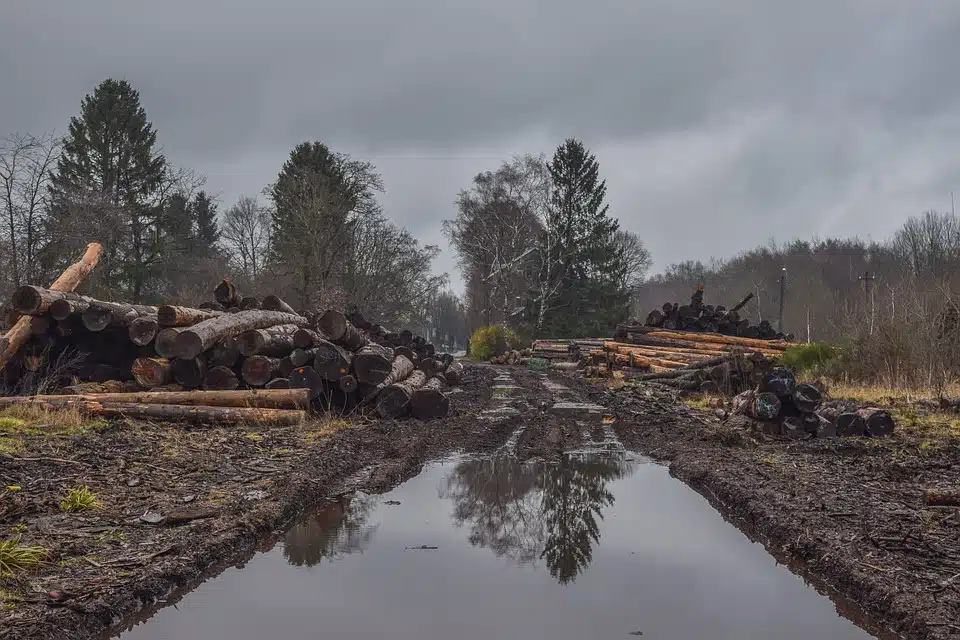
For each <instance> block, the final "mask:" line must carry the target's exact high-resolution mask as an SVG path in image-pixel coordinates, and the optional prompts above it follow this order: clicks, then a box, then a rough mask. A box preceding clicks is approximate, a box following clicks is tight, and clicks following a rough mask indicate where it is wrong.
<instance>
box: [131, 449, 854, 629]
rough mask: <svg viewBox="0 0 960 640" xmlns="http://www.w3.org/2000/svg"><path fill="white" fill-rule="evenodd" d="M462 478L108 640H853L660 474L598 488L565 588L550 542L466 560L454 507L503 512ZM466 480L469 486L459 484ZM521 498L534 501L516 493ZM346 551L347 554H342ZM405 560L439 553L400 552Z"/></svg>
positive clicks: (642, 471) (468, 526)
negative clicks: (583, 552)
mask: <svg viewBox="0 0 960 640" xmlns="http://www.w3.org/2000/svg"><path fill="white" fill-rule="evenodd" d="M457 471H459V475H458V473H457ZM466 471H470V470H469V469H465V468H464V467H459V469H458V467H457V466H456V465H455V464H454V463H449V462H448V463H444V464H440V465H436V466H432V467H430V468H428V469H427V470H426V471H425V472H424V473H423V474H421V475H420V476H419V477H418V478H415V479H413V480H411V481H410V482H407V483H406V484H404V485H402V486H401V487H399V488H398V489H396V490H395V491H393V492H391V493H390V494H387V495H385V496H382V497H379V498H371V500H372V501H373V502H374V503H375V504H373V505H372V506H370V507H369V509H368V510H367V511H366V512H365V515H364V516H363V518H362V522H360V521H359V520H358V521H356V522H352V523H351V524H348V525H346V526H342V525H341V527H340V528H341V530H343V531H345V532H346V533H343V532H341V533H338V534H337V535H336V536H328V538H327V539H329V540H336V541H337V542H336V543H335V544H330V548H331V553H330V555H329V556H323V559H322V560H321V561H320V563H319V564H317V565H316V566H314V567H313V568H312V569H309V570H308V569H307V568H306V567H294V566H291V565H290V564H289V563H288V562H287V561H286V559H285V558H284V555H285V553H286V554H287V555H289V554H290V550H289V549H287V550H286V551H284V550H283V549H281V548H277V549H274V550H273V551H271V552H269V553H266V554H261V555H259V556H257V557H255V558H254V559H253V560H251V561H250V562H249V563H248V564H247V566H246V568H245V569H243V570H239V571H238V570H234V569H231V570H229V571H227V572H225V573H224V574H222V575H221V576H220V577H219V578H217V579H214V580H211V581H210V582H208V583H206V584H204V585H202V586H201V587H200V588H199V589H197V590H196V591H195V592H193V593H191V594H189V595H187V596H186V597H185V598H184V599H183V600H182V601H181V602H180V603H179V605H178V607H179V611H177V610H174V609H172V608H168V609H165V610H163V611H161V612H160V613H159V614H158V615H157V616H156V617H154V618H153V619H152V620H151V621H150V622H149V623H148V624H147V625H145V626H140V627H138V628H137V629H135V630H134V631H133V632H131V633H129V634H126V635H124V636H123V637H124V638H125V639H127V638H129V639H130V640H145V639H149V640H160V639H161V638H162V639H167V638H171V639H172V638H205V639H209V640H214V639H217V638H223V639H225V640H226V639H230V640H247V639H249V640H260V639H261V638H275V639H276V640H293V639H300V638H303V639H307V638H310V639H316V638H390V639H391V640H398V639H408V638H409V639H411V640H413V639H417V640H423V639H429V638H437V639H444V640H446V639H447V638H458V639H464V640H467V639H471V638H483V639H484V640H488V639H489V638H524V639H532V638H550V639H551V640H558V639H560V640H563V639H568V638H569V639H577V640H581V639H584V638H602V637H609V638H625V637H630V636H629V635H627V634H628V633H629V632H631V631H634V630H641V631H643V632H644V636H643V637H647V638H658V639H663V638H676V639H681V640H685V639H688V638H690V639H694V638H711V639H718V638H731V639H734V638H736V639H737V640H744V639H748V638H749V639H753V638H759V639H765V638H778V639H780V638H783V639H792V638H796V639H798V640H799V639H804V640H806V639H807V638H811V637H821V638H863V637H868V636H867V635H866V634H865V633H864V632H862V631H860V630H859V629H857V628H856V627H854V626H853V625H852V624H851V623H850V622H848V621H846V620H844V619H841V618H838V617H837V615H836V613H835V609H834V606H833V604H832V603H831V602H830V601H829V600H828V599H826V598H824V597H822V596H819V595H818V594H816V592H815V591H813V590H812V589H810V588H808V587H806V585H805V584H804V583H803V581H802V580H801V579H800V578H798V577H796V576H794V575H792V574H791V573H790V572H789V571H788V570H787V569H786V568H783V567H778V566H776V563H775V561H774V560H773V558H771V557H770V556H769V555H767V554H766V552H765V551H764V550H763V548H762V547H761V546H760V545H757V544H754V543H751V542H750V541H749V540H748V539H747V538H746V537H744V536H743V535H742V534H741V533H740V532H738V531H737V530H736V529H735V528H733V527H732V526H731V525H729V524H728V523H726V522H724V521H723V519H722V518H721V517H720V516H719V514H717V513H716V512H715V511H714V510H713V509H712V508H711V507H710V505H709V504H708V503H707V502H706V501H705V500H704V499H703V498H702V497H700V496H699V495H697V494H696V493H695V492H693V491H691V490H690V489H688V488H687V487H686V486H685V485H683V484H682V483H680V482H679V481H677V480H675V479H673V478H671V477H670V476H669V474H668V473H667V470H666V469H665V468H663V467H660V466H656V465H652V464H637V465H634V466H633V467H632V471H630V472H624V473H622V474H621V473H611V474H609V476H608V478H607V480H606V482H605V484H604V483H600V484H604V487H603V490H604V491H606V492H609V493H610V494H611V495H612V496H613V498H614V499H613V503H612V504H611V505H609V506H604V507H602V508H601V509H600V511H601V512H602V516H603V517H602V519H601V518H599V517H597V518H596V523H597V527H598V530H597V536H596V537H597V538H598V539H599V542H596V540H594V541H593V544H592V546H591V551H590V554H591V561H590V562H589V564H588V565H587V566H586V567H585V568H583V567H581V568H583V571H582V573H580V574H579V575H577V576H576V577H575V579H574V580H573V581H571V582H569V583H567V584H566V585H564V584H560V583H559V582H558V580H557V579H556V578H555V577H554V576H553V575H551V573H550V571H549V570H548V569H549V567H548V566H547V562H546V559H541V558H539V554H540V553H542V549H543V548H544V544H545V540H546V537H547V536H549V534H550V531H549V530H547V528H546V527H543V526H541V523H538V522H531V523H523V524H521V525H519V526H520V529H519V531H521V533H522V535H520V538H521V539H524V540H526V542H527V543H528V546H529V547H530V548H532V549H533V551H534V553H532V555H535V556H537V558H536V559H534V560H532V561H529V562H525V563H522V564H518V563H517V562H516V561H514V560H512V559H510V556H511V554H514V553H515V549H505V550H504V552H503V553H501V554H500V557H498V556H497V548H496V545H494V546H493V547H492V548H491V547H490V546H484V545H483V544H479V543H478V539H477V538H476V536H475V535H474V536H473V537H474V539H473V542H474V543H478V544H471V540H470V538H471V535H472V534H473V533H475V531H474V525H475V524H476V519H471V518H466V519H464V520H463V522H462V523H459V518H458V517H457V516H458V507H460V506H463V505H461V504H459V503H458V501H457V499H455V497H456V496H457V495H459V496H460V498H461V499H462V500H467V501H468V502H470V501H475V500H476V498H477V494H476V493H471V492H470V491H467V492H466V493H462V492H461V493H460V494H458V493H457V492H458V491H460V490H461V489H463V488H464V487H465V486H468V485H470V484H471V482H473V483H474V484H475V485H477V486H478V487H484V488H485V489H484V491H485V492H482V495H483V496H485V498H489V499H488V500H486V503H484V504H485V505H486V506H489V505H490V503H491V501H492V503H494V504H496V506H497V508H500V509H502V508H505V505H501V504H497V499H496V496H497V495H498V491H496V490H492V487H495V486H496V482H497V476H495V475H494V476H491V477H490V478H487V479H484V478H483V477H482V473H481V471H482V469H480V468H475V469H473V472H474V473H473V475H472V476H471V475H470V474H465V472H466ZM509 471H510V473H512V474H515V475H514V476H513V477H512V481H513V482H512V484H511V483H510V482H506V481H503V478H502V477H501V478H500V480H501V483H500V487H501V489H500V491H501V492H502V493H505V494H506V495H508V496H510V497H511V498H514V499H519V500H521V502H522V503H523V505H522V506H523V508H522V509H520V513H522V514H526V513H527V512H528V511H529V510H532V513H539V512H542V510H543V508H544V505H545V504H546V503H547V502H549V499H548V497H547V496H546V495H545V494H546V493H548V492H544V493H542V494H540V490H539V489H537V488H536V483H541V484H542V483H544V482H545V480H544V479H543V478H542V477H538V474H533V477H529V476H527V475H525V473H524V472H523V471H522V470H518V469H512V470H509ZM554 471H556V469H554ZM478 474H479V476H478ZM464 475H466V478H463V477H461V476H464ZM617 475H622V477H620V478H619V479H616V477H615V476H617ZM558 477H560V478H561V480H562V476H555V477H554V480H556V479H557V478H558ZM451 478H453V480H452V481H451ZM465 479H466V480H470V481H471V482H467V483H466V484H464V483H463V482H460V481H459V480H465ZM477 480H480V482H479V483H477V482H476V481H477ZM490 483H493V484H490ZM522 483H533V484H534V487H533V488H531V489H529V490H528V491H526V492H523V491H521V490H519V489H518V487H519V488H520V489H522V488H523V487H524V485H523V484H522ZM594 489H596V486H595V487H594ZM577 492H582V488H581V489H578V490H575V491H574V493H577ZM587 493H590V492H589V491H588V492H587ZM538 494H539V495H538ZM577 494H578V495H581V497H583V495H584V494H583V493H577ZM386 500H399V501H400V502H401V504H400V505H398V506H387V505H385V504H384V502H385V501H386ZM481 502H483V501H481ZM585 502H587V503H589V500H586V501H585ZM561 511H562V512H563V513H569V511H564V510H563V509H561ZM471 513H473V512H471ZM484 513H489V511H487V512H484ZM459 515H463V514H462V513H460V514H459ZM325 517H327V518H330V516H325ZM333 520H337V517H333ZM481 522H484V521H483V519H481ZM458 523H459V526H457V525H458ZM512 524H513V523H512V522H511V525H512ZM528 524H529V527H528ZM335 528H336V527H335ZM485 530H486V529H484V528H483V527H481V531H485ZM494 530H495V531H499V529H496V528H494ZM510 531H511V532H515V531H517V529H516V528H512V529H510ZM351 532H352V533H351ZM367 534H369V535H367ZM528 534H529V535H528ZM351 536H353V537H352V538H351ZM321 537H322V536H321ZM494 539H495V538H494ZM301 540H302V539H301ZM351 540H352V541H354V542H357V543H358V548H360V549H362V553H349V554H345V551H347V550H348V549H344V548H343V545H344V544H345V545H346V547H350V545H351ZM338 545H339V546H338ZM420 545H428V546H437V547H439V548H438V549H437V550H431V551H421V550H405V548H407V547H418V546H420ZM300 555H301V557H302V555H303V554H302V553H301V554H300ZM520 555H523V554H520ZM530 555H531V554H526V555H524V556H523V558H522V559H526V558H527V557H529V556H530ZM328 558H329V559H328ZM331 560H332V561H331Z"/></svg>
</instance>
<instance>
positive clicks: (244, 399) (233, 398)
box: [0, 385, 310, 409]
mask: <svg viewBox="0 0 960 640" xmlns="http://www.w3.org/2000/svg"><path fill="white" fill-rule="evenodd" d="M99 386H101V387H102V386H104V385H99ZM24 397H27V398H29V399H31V400H36V401H40V402H45V401H47V400H54V401H56V400H59V399H61V398H63V395H62V394H60V395H43V396H15V397H10V398H3V397H0V407H3V406H8V405H12V404H20V403H19V402H18V400H19V399H22V398H24ZM71 397H72V398H76V399H78V400H86V401H90V402H124V403H136V404H175V405H182V406H207V407H257V408H261V409H308V408H309V407H310V394H309V392H307V391H306V390H305V389H290V390H283V389H277V390H262V389H259V390H257V389H250V390H249V391H134V392H127V393H124V392H113V393H96V392H93V391H88V392H84V393H79V394H76V395H73V396H71Z"/></svg>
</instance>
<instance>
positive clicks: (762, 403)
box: [731, 391, 781, 420]
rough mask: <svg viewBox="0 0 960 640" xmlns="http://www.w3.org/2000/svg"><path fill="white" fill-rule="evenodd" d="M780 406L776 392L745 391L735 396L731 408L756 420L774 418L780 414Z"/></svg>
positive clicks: (734, 411)
mask: <svg viewBox="0 0 960 640" xmlns="http://www.w3.org/2000/svg"><path fill="white" fill-rule="evenodd" d="M780 406H781V403H780V398H778V397H777V395H776V394H773V393H765V392H763V393H757V392H755V391H744V392H743V393H740V394H738V395H736V396H734V398H733V402H732V409H731V410H732V412H733V413H738V414H742V415H745V416H747V417H750V418H753V419H754V420H773V419H775V418H776V417H777V416H778V415H779V414H780Z"/></svg>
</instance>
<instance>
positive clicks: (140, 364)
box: [130, 358, 173, 389]
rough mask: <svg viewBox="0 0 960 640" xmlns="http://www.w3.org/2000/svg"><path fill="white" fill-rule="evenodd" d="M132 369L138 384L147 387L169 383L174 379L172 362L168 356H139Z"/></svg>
mask: <svg viewBox="0 0 960 640" xmlns="http://www.w3.org/2000/svg"><path fill="white" fill-rule="evenodd" d="M130 371H131V373H133V379H134V380H136V381H137V384H139V385H140V386H141V387H143V388H145V389H152V388H153V387H159V386H161V385H164V384H169V383H170V381H171V380H173V370H172V369H171V363H170V360H168V359H166V358H137V359H136V360H134V361H133V367H132V368H131V370H130Z"/></svg>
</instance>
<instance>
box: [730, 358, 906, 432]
mask: <svg viewBox="0 0 960 640" xmlns="http://www.w3.org/2000/svg"><path fill="white" fill-rule="evenodd" d="M731 413H733V414H738V415H743V416H746V417H748V418H751V419H753V420H755V421H757V422H756V426H757V428H758V429H759V430H760V431H762V432H763V433H766V434H769V435H782V436H786V437H787V438H790V439H805V438H833V437H837V436H841V437H850V436H870V437H874V438H877V437H885V436H889V435H890V434H892V433H893V431H894V428H895V424H894V421H893V418H892V417H891V415H890V412H888V411H886V410H884V409H878V408H876V407H862V408H856V407H843V406H824V405H823V394H822V392H821V391H820V389H819V388H817V387H815V386H813V385H810V384H803V383H799V382H798V381H797V378H796V376H795V375H794V373H793V372H792V371H791V370H790V369H788V368H786V367H775V368H773V369H771V370H770V371H768V372H767V373H766V374H765V375H764V376H763V378H762V379H761V380H760V382H759V384H758V385H757V387H756V388H754V389H748V390H746V391H744V392H742V393H740V394H739V395H737V396H736V397H734V398H733V401H732V404H731Z"/></svg>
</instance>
